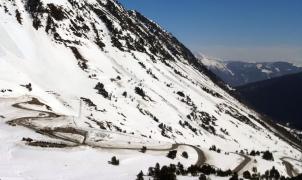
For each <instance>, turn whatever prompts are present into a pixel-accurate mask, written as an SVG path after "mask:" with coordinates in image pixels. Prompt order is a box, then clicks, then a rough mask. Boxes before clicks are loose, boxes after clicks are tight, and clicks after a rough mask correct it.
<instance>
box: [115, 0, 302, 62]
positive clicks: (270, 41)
mask: <svg viewBox="0 0 302 180" xmlns="http://www.w3.org/2000/svg"><path fill="white" fill-rule="evenodd" d="M119 2H121V3H122V4H123V5H124V6H125V7H126V8H127V9H131V10H132V9H135V10H137V11H139V12H141V13H142V14H144V15H145V16H146V17H148V18H150V19H152V20H154V21H155V22H157V23H158V24H159V25H161V26H162V27H163V28H165V29H166V30H168V31H169V32H171V33H172V34H173V35H175V36H176V37H177V38H178V39H179V40H180V41H182V42H183V43H184V44H185V45H186V46H187V47H188V48H190V49H191V50H192V51H193V52H201V53H203V54H205V55H207V56H211V57H216V58H221V59H224V60H242V61H293V62H299V63H301V64H302V22H301V20H302V1H301V0H290V1H288V0H265V1H264V0H252V1H242V0H186V1H184V0H164V1H163V0H119Z"/></svg>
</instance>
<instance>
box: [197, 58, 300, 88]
mask: <svg viewBox="0 0 302 180" xmlns="http://www.w3.org/2000/svg"><path fill="white" fill-rule="evenodd" d="M199 59H200V60H201V62H202V63H204V64H205V66H207V68H208V69H209V70H211V71H213V73H214V74H216V75H217V76H218V77H219V78H221V79H222V80H223V81H224V82H226V83H228V84H229V85H231V86H233V87H237V86H242V85H245V84H249V83H253V82H258V81H263V80H266V79H272V78H275V77H280V76H284V75H288V74H294V73H298V72H302V67H301V66H298V65H295V64H294V63H290V62H285V61H276V62H244V61H223V60H219V59H214V58H207V57H205V56H200V55H199Z"/></svg>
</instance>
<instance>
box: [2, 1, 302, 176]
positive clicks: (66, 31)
mask: <svg viewBox="0 0 302 180" xmlns="http://www.w3.org/2000/svg"><path fill="white" fill-rule="evenodd" d="M0 5H1V6H0V96H1V99H0V102H1V106H0V107H1V109H0V115H1V116H0V117H1V118H0V122H1V125H0V128H1V131H0V139H1V141H2V142H4V143H7V144H8V145H7V146H5V147H1V148H0V151H1V153H0V154H1V155H2V157H3V158H2V159H1V161H0V172H3V174H4V175H3V176H4V177H3V179H4V178H5V177H8V178H16V177H19V178H21V179H22V177H23V178H24V179H53V178H59V179H83V177H85V174H86V175H87V174H89V176H88V175H87V177H89V178H90V179H99V177H100V176H102V175H104V177H106V178H107V179H109V178H110V179H134V178H135V175H136V174H134V173H135V172H137V173H138V172H139V170H141V169H142V170H144V171H146V170H147V168H148V167H147V165H149V164H154V163H155V159H158V161H160V162H162V163H171V161H168V160H167V159H165V157H162V158H161V157H160V156H159V155H162V154H148V155H141V154H140V155H139V157H137V158H136V157H135V156H138V153H134V152H133V154H131V153H130V155H129V152H128V151H127V152H124V151H123V150H120V151H114V152H112V151H110V152H108V151H109V150H102V149H101V150H99V149H98V148H96V149H94V148H93V147H104V146H106V147H114V148H119V147H120V148H125V147H134V148H139V147H142V146H143V145H145V146H147V147H148V148H149V147H153V148H159V149H160V148H161V149H162V148H166V149H167V147H170V145H172V144H183V143H185V144H191V145H195V146H197V145H198V146H199V147H200V148H201V149H205V150H206V149H209V147H211V146H212V145H214V144H215V145H216V146H218V147H219V148H221V149H222V151H223V152H235V151H239V150H241V149H246V150H247V151H251V150H253V149H255V150H259V151H264V150H270V151H273V152H274V155H275V159H276V160H275V161H274V162H266V163H268V164H269V165H268V166H267V169H270V168H271V167H272V166H273V165H275V166H276V167H278V169H279V170H280V171H281V172H283V174H284V175H286V171H285V167H284V166H282V165H280V164H281V162H282V161H281V160H280V159H279V158H281V157H285V156H286V157H291V158H294V159H297V158H300V156H301V154H300V151H299V150H298V149H299V144H295V143H294V142H292V141H291V140H290V139H288V137H286V136H284V135H283V134H280V133H279V132H278V131H277V130H276V129H275V128H274V127H272V126H271V125H270V124H269V123H268V122H266V121H264V120H262V119H261V117H259V116H258V115H257V113H255V112H254V111H252V110H250V109H248V108H247V107H245V106H244V105H242V104H241V103H239V102H238V101H237V100H236V99H234V98H233V97H232V96H231V95H229V94H228V92H226V91H225V90H223V87H224V85H223V84H221V82H220V81H219V80H217V79H216V78H215V75H213V74H212V73H211V72H209V71H208V70H206V68H204V66H203V64H201V63H200V61H198V60H197V59H196V58H195V57H194V55H193V54H192V53H191V52H190V51H189V50H188V49H187V48H186V47H185V46H184V45H182V44H181V43H180V42H179V41H178V40H177V39H176V38H175V37H173V36H172V35H171V34H169V33H168V32H166V31H165V30H163V29H162V28H161V27H160V26H159V25H157V24H156V23H154V22H152V21H150V20H148V19H147V18H145V17H144V16H142V15H141V14H139V13H138V12H135V11H127V10H125V9H124V8H123V7H122V6H121V5H120V4H119V3H117V2H116V1H113V0H87V1H80V0H60V1H59V0H4V1H1V2H0ZM218 84H219V85H218ZM221 87H222V88H221ZM32 98H34V99H32ZM12 105H13V106H14V107H12ZM33 110H36V111H33ZM36 116H39V118H37V117H36ZM22 117H23V118H22ZM26 117H27V118H26ZM20 118H21V119H20ZM7 122H8V123H7ZM8 124H10V125H13V126H15V127H11V126H9V125H8ZM34 131H37V132H39V133H41V134H44V136H43V135H41V134H38V133H35V132H34ZM83 134H84V135H83ZM22 137H25V138H27V137H30V138H32V139H34V140H37V141H43V142H45V141H46V142H54V141H55V142H57V141H59V142H57V144H58V143H62V141H63V142H64V143H68V146H71V147H73V146H75V144H76V145H77V146H76V147H75V148H74V149H71V148H66V149H63V150H62V149H53V150H48V149H46V150H43V149H39V148H33V147H27V146H25V145H24V143H22V142H21V141H20V140H21V138H22ZM50 137H52V138H50ZM54 137H55V138H54ZM83 137H84V139H83ZM58 139H59V140H58ZM64 140H65V141H68V142H65V141H64ZM290 142H291V143H290ZM79 145H83V146H84V145H86V147H81V146H80V147H79ZM56 146H59V145H56ZM184 148H188V147H184ZM205 150H204V151H205ZM66 151H67V152H68V155H67V154H66ZM104 151H105V152H104ZM187 151H190V150H187ZM191 151H193V150H192V149H191ZM81 152H82V154H81ZM100 152H102V153H103V154H102V153H100ZM194 152H195V151H194ZM205 152H206V151H205ZM52 153H53V154H52ZM36 154H37V155H36ZM125 154H126V155H125ZM210 154H211V153H208V155H207V154H206V156H208V157H210ZM112 155H118V156H120V157H121V160H122V162H121V166H120V167H117V168H111V170H110V167H111V166H110V165H108V164H107V161H106V160H104V159H107V158H109V157H110V156H112ZM191 155H192V154H191ZM191 155H190V156H191ZM45 156H49V157H53V158H52V159H47V160H45V161H44V162H45V163H46V165H44V166H39V164H33V165H32V167H33V169H31V168H25V167H30V166H31V164H28V162H30V161H31V160H36V161H43V157H44V158H45ZM79 156H83V158H79ZM84 156H87V159H85V158H84ZM192 156H194V155H192ZM221 156H223V158H222V157H221V159H224V160H225V159H229V160H230V159H232V161H231V162H236V161H238V160H236V157H231V156H230V155H227V154H226V155H221ZM0 157H1V156H0ZM64 157H66V158H67V159H65V160H64ZM94 157H96V158H97V157H100V159H93V158H94ZM237 158H238V157H237ZM144 159H145V160H146V161H147V162H146V163H144ZM2 160H3V161H2ZM178 160H179V161H180V160H181V161H184V159H183V158H181V157H179V158H178ZM137 161H139V163H136V162H137ZM175 161H176V160H175ZM175 161H173V162H174V163H176V162H175ZM218 161H219V160H217V159H215V157H212V158H211V159H210V160H209V162H211V164H212V165H215V166H216V167H218V168H223V167H219V163H217V162H218ZM14 162H15V163H14ZM64 163H65V165H66V168H65V169H64V168H63V164H64ZM81 163H83V164H81ZM89 163H92V164H90V165H89V167H85V174H83V171H82V169H83V165H84V164H89ZM102 163H103V164H102ZM190 163H191V164H192V161H189V162H187V164H190ZM221 164H223V162H221ZM230 164H231V163H230ZM277 165H278V166H277ZM6 166H9V168H3V167H6ZM94 166H100V167H103V168H104V171H106V172H103V173H102V171H101V170H100V171H96V170H95V169H93V167H94ZM53 167H55V168H56V169H55V171H56V174H55V175H53V174H51V172H49V168H50V169H52V168H53ZM130 167H131V170H129V168H130ZM233 167H234V165H232V167H230V168H233ZM40 168H41V169H40ZM297 168H301V167H297ZM7 169H9V170H7ZM112 169H113V170H112ZM119 170H120V171H119ZM44 171H45V172H47V173H43V172H44ZM107 171H110V173H108V172H107ZM118 172H121V175H119V176H118V177H117V176H115V175H116V174H117V173H118ZM43 174H44V175H45V176H47V177H45V176H43ZM0 177H1V174H0ZM1 179H2V177H1Z"/></svg>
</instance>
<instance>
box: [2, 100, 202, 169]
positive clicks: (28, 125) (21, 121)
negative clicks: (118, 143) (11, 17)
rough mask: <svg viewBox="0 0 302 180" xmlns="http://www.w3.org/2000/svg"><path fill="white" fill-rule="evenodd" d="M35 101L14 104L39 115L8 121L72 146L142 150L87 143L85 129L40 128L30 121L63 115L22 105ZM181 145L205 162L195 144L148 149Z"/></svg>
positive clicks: (164, 149)
mask: <svg viewBox="0 0 302 180" xmlns="http://www.w3.org/2000/svg"><path fill="white" fill-rule="evenodd" d="M33 103H37V104H38V105H41V104H42V103H41V102H39V101H38V100H37V99H35V98H33V99H32V100H31V101H27V102H21V103H15V104H13V105H12V106H13V107H14V108H18V109H22V110H27V111H33V112H38V113H39V116H30V117H21V118H16V119H13V120H10V121H8V122H7V123H8V124H10V125H12V126H16V125H19V126H23V127H26V128H29V129H31V130H33V131H36V132H38V133H41V134H43V135H46V136H49V137H51V138H56V139H60V140H63V141H67V142H71V143H75V144H76V145H75V146H71V147H76V146H81V145H87V146H90V147H93V148H102V149H113V150H141V148H137V147H108V146H101V145H89V144H87V143H86V139H87V136H88V135H87V133H88V132H87V131H84V130H80V129H76V128H66V129H64V128H57V129H54V130H51V129H45V128H44V129H43V128H39V127H37V126H34V125H33V124H31V123H30V121H33V120H39V119H49V118H59V117H62V116H61V115H58V114H55V113H52V112H48V111H42V110H34V109H30V108H26V107H24V106H22V104H33ZM41 115H43V116H41ZM56 132H65V133H73V134H77V135H81V136H83V141H82V142H79V141H78V140H75V139H72V138H67V137H63V136H59V135H57V134H56ZM179 146H189V147H191V148H193V149H194V150H195V151H196V152H197V155H198V158H197V160H196V163H195V165H197V166H202V165H203V164H204V163H205V161H206V156H205V154H204V152H203V151H202V150H201V149H199V148H198V147H196V146H193V145H188V144H172V146H171V147H170V148H147V150H148V151H171V150H176V149H178V147H179Z"/></svg>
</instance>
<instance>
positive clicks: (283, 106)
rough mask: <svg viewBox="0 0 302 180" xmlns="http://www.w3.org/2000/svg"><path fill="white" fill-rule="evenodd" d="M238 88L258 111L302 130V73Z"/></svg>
mask: <svg viewBox="0 0 302 180" xmlns="http://www.w3.org/2000/svg"><path fill="white" fill-rule="evenodd" d="M237 90H238V92H239V93H240V94H241V96H242V97H243V98H244V100H245V101H247V102H248V103H249V104H250V105H252V106H253V108H255V109H256V110H257V111H258V112H261V113H263V114H266V115H268V116H270V117H271V118H273V119H274V120H275V121H278V122H280V123H282V124H287V123H289V124H290V125H291V127H294V128H297V129H300V130H302V122H301V120H302V111H301V102H302V94H301V92H302V73H297V74H292V75H287V76H282V77H278V78H273V79H270V80H265V81H261V82H256V83H251V84H248V85H245V86H241V87H238V88H237Z"/></svg>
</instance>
